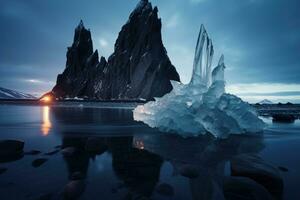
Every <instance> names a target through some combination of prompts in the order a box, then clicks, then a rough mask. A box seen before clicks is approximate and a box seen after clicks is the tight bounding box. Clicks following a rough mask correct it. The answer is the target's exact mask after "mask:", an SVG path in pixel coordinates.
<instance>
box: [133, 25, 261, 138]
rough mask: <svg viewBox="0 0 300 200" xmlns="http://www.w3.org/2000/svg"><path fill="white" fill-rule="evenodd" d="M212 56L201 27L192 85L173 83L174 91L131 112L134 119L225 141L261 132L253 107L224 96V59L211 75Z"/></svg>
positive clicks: (161, 127)
mask: <svg viewBox="0 0 300 200" xmlns="http://www.w3.org/2000/svg"><path fill="white" fill-rule="evenodd" d="M212 57H213V45H212V42H211V40H210V39H209V38H208V36H207V33H206V30H205V28H204V26H203V25H202V26H201V28H200V33H199V37H198V41H197V46H196V51H195V61H194V69H193V74H192V79H191V82H190V83H189V84H186V85H185V84H182V83H178V82H175V81H172V82H171V83H172V86H173V90H172V91H171V92H170V93H168V94H166V95H164V96H163V97H161V98H156V99H155V101H154V102H149V103H146V104H144V105H140V106H138V107H137V108H136V109H135V110H134V111H133V114H134V119H135V120H137V121H143V122H145V123H146V124H148V125H149V126H150V127H157V128H158V129H159V130H161V131H166V132H172V133H178V134H181V135H183V136H193V135H199V134H205V133H211V134H212V135H214V136H216V137H220V138H224V137H227V136H228V135H229V134H242V133H259V132H261V131H262V130H263V128H264V126H265V124H264V123H263V122H262V120H260V119H259V118H258V116H257V114H256V111H255V110H254V108H253V107H252V106H251V105H249V104H248V103H246V102H243V101H242V100H241V99H240V98H238V97H236V96H234V95H231V94H226V93H225V79H224V70H225V64H224V56H223V55H222V56H221V58H220V60H219V63H218V66H216V67H215V68H214V70H213V71H212V72H211V61H212ZM203 58H204V59H203Z"/></svg>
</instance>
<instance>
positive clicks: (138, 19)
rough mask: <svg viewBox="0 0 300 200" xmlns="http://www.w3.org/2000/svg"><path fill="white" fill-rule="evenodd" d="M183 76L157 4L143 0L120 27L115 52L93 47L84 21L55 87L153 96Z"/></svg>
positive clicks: (101, 95) (76, 92)
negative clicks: (168, 44) (163, 32)
mask: <svg viewBox="0 0 300 200" xmlns="http://www.w3.org/2000/svg"><path fill="white" fill-rule="evenodd" d="M170 80H175V81H180V80H179V75H178V73H177V72H176V69H175V67H174V66H173V65H172V64H171V62H170V60H169V58H168V55H167V52H166V50H165V47H164V46H163V43H162V37H161V19H159V18H158V9H157V7H154V8H153V7H152V5H151V3H149V2H148V0H141V1H140V2H139V3H138V5H137V6H136V8H135V9H134V10H133V12H132V13H131V14H130V16H129V19H128V21H127V23H126V24H125V25H124V26H123V27H122V29H121V31H120V32H119V35H118V38H117V40H116V43H115V48H114V52H113V54H112V55H111V56H110V57H109V58H108V61H106V60H105V58H103V57H101V59H100V62H99V61H98V51H95V52H94V53H93V45H92V39H91V33H90V31H89V30H87V29H85V27H84V25H83V22H82V21H80V23H79V25H78V26H77V28H76V29H75V35H74V41H73V44H72V46H71V47H69V48H68V52H67V63H66V69H65V71H64V72H63V73H62V74H60V75H58V77H57V84H56V86H55V87H54V88H53V93H54V94H55V96H56V97H67V96H68V97H75V96H78V97H85V96H86V97H89V98H97V99H140V98H143V99H148V100H149V99H152V98H153V97H160V96H163V95H164V94H166V93H168V92H170V91H171V90H172V86H171V83H170Z"/></svg>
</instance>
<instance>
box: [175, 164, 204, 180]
mask: <svg viewBox="0 0 300 200" xmlns="http://www.w3.org/2000/svg"><path fill="white" fill-rule="evenodd" d="M179 173H180V174H181V175H182V176H185V177H188V178H197V177H198V176H199V173H198V170H197V168H196V167H194V166H192V165H184V166H182V167H181V168H180V169H179Z"/></svg>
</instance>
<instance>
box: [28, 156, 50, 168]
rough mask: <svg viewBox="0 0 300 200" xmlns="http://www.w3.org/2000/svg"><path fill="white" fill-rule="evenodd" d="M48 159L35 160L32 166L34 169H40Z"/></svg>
mask: <svg viewBox="0 0 300 200" xmlns="http://www.w3.org/2000/svg"><path fill="white" fill-rule="evenodd" d="M47 160H48V159H47V158H38V159H35V160H34V161H32V163H31V165H32V166H33V167H34V168H37V167H40V166H41V165H43V164H44V163H45V162H46V161H47Z"/></svg>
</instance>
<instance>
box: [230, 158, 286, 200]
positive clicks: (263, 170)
mask: <svg viewBox="0 0 300 200" xmlns="http://www.w3.org/2000/svg"><path fill="white" fill-rule="evenodd" d="M231 175H232V176H242V177H248V178H250V179H252V180H254V181H256V182H257V183H259V184H261V185H263V186H264V187H265V188H266V189H267V190H268V191H269V192H270V193H271V194H272V196H273V197H274V198H275V199H281V198H282V194H283V179H282V177H281V174H280V171H279V169H278V168H277V167H276V166H273V165H272V164H270V163H268V162H266V161H264V160H263V159H261V158H260V157H258V156H257V155H253V154H241V155H239V156H236V157H234V158H233V159H232V161H231Z"/></svg>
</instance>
